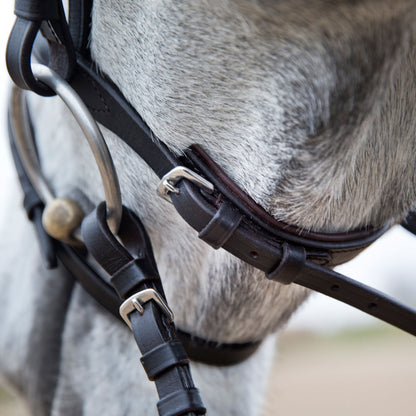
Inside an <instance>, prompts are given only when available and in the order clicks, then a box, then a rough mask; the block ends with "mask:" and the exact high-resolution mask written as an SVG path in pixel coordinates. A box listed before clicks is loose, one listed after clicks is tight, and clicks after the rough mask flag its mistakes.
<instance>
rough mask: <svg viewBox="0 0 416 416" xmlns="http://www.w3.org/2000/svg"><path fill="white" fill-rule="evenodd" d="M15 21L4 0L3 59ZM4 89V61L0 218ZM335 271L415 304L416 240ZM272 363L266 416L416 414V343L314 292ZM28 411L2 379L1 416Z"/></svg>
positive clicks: (5, 180) (399, 234)
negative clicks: (272, 368)
mask: <svg viewBox="0 0 416 416" xmlns="http://www.w3.org/2000/svg"><path fill="white" fill-rule="evenodd" d="M13 20H14V18H13V1H11V0H2V3H1V5H0V53H1V56H2V57H4V51H5V45H6V41H7V37H8V33H9V31H10V27H11V25H12V23H13ZM8 91H9V81H8V76H7V71H6V68H5V64H4V58H2V61H1V65H0V92H1V94H0V215H6V213H5V212H4V209H3V206H2V204H1V200H4V198H6V197H10V193H11V192H12V188H11V186H10V183H11V182H12V181H13V180H14V175H15V173H14V171H13V168H12V166H11V163H10V157H9V151H8V146H7V134H6V118H5V117H6V108H7V97H8ZM16 197H18V196H16ZM337 270H338V271H339V272H341V273H344V274H346V275H348V276H350V277H352V278H354V279H356V280H359V281H361V282H363V283H366V284H368V285H371V286H373V287H376V288H377V289H379V290H381V291H383V292H386V293H388V294H389V295H391V296H393V297H395V298H397V299H400V300H402V301H403V302H405V303H407V304H409V305H411V306H413V307H416V278H415V274H416V238H415V237H413V236H412V235H411V234H410V233H408V232H407V231H405V230H404V229H402V228H400V227H394V228H393V229H392V230H390V231H389V232H388V233H387V234H386V235H385V236H383V237H382V238H380V239H379V240H378V241H377V242H376V243H374V244H373V245H372V246H371V247H370V248H368V249H367V250H365V252H364V253H362V254H361V255H360V256H358V257H357V258H356V259H354V260H353V261H351V262H349V263H348V264H346V265H343V266H340V267H338V268H337ZM1 359H4V357H1ZM6 359H7V358H6ZM274 367H275V368H274V370H273V371H272V382H271V384H270V388H269V395H268V400H267V402H266V405H265V413H264V416H275V415H282V416H301V415H302V416H304V415H311V416H312V415H320V416H326V415H331V416H332V415H335V414H336V415H338V416H343V415H364V414H365V415H367V416H375V415H377V416H384V415H386V416H387V415H401V416H414V415H416V395H415V386H416V341H415V340H414V339H413V338H412V337H411V336H410V335H407V334H404V333H402V332H401V331H400V330H396V329H394V328H391V327H390V326H388V325H386V324H382V323H380V322H378V321H377V320H375V319H373V318H371V317H369V316H366V315H365V314H363V313H362V312H359V311H357V310H355V309H353V308H351V307H348V306H345V305H343V304H341V303H339V302H336V301H334V300H332V299H329V298H326V297H324V296H322V295H320V294H313V295H312V296H311V297H310V299H309V300H308V301H307V302H306V303H305V304H304V305H303V306H302V307H301V308H300V310H299V311H298V312H297V314H296V315H295V317H294V318H293V319H292V321H291V322H290V324H289V325H288V328H287V331H286V332H285V334H284V335H282V336H281V339H280V343H279V348H278V350H277V354H276V362H275V365H274ZM26 414H27V412H26V411H25V409H24V404H23V403H22V402H21V401H20V400H18V399H16V398H15V396H14V394H13V393H12V392H11V390H10V388H9V387H7V386H6V385H5V384H4V383H3V385H2V383H1V379H0V415H1V416H18V415H26Z"/></svg>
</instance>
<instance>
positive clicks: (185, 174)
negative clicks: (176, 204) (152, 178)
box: [157, 166, 214, 203]
mask: <svg viewBox="0 0 416 416" xmlns="http://www.w3.org/2000/svg"><path fill="white" fill-rule="evenodd" d="M182 179H188V180H189V181H191V182H192V183H193V184H195V185H197V186H199V187H200V188H204V189H206V190H207V191H209V192H213V191H214V185H213V184H212V183H211V182H209V181H207V180H206V179H204V178H203V177H202V176H200V175H198V174H197V173H195V172H194V171H192V170H191V169H188V168H186V167H185V166H177V167H176V168H173V169H172V170H171V171H169V172H168V173H167V174H166V175H165V176H163V178H162V179H161V181H160V182H159V185H158V187H157V193H158V195H159V196H161V197H162V198H163V199H165V200H166V201H168V202H170V203H172V200H171V198H170V195H169V194H170V193H171V192H172V193H174V194H179V189H178V188H175V185H176V184H177V183H178V182H179V181H180V180H182Z"/></svg>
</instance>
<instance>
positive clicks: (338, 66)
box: [0, 0, 416, 416]
mask: <svg viewBox="0 0 416 416" xmlns="http://www.w3.org/2000/svg"><path fill="white" fill-rule="evenodd" d="M415 17H416V7H415V3H414V1H413V0H397V1H395V2H391V1H389V0H385V1H381V0H377V1H375V0H365V1H361V2H353V1H337V2H327V1H323V0H308V1H306V0H291V1H288V2H278V1H272V0H221V1H220V0H210V1H208V0H200V1H190V0H184V1H181V2H178V1H169V0H157V1H155V0H152V1H150V0H143V1H133V0H129V1H119V0H95V1H94V11H93V25H92V34H91V41H90V46H91V52H92V57H93V59H94V61H95V62H96V65H97V70H99V71H102V73H104V74H105V75H107V76H108V77H109V78H110V79H111V80H112V81H114V82H115V84H116V85H117V86H118V87H119V88H120V90H121V91H122V92H123V94H124V95H125V97H126V98H127V100H128V101H129V102H130V103H131V104H132V105H133V107H134V108H135V109H136V110H137V111H138V112H139V113H140V114H141V116H142V117H143V119H144V120H145V121H146V123H147V124H148V125H149V127H150V128H151V130H152V131H153V133H154V135H155V136H156V137H158V138H159V139H160V140H162V141H163V142H164V143H166V144H167V145H168V146H169V147H170V148H171V149H173V150H174V151H175V152H176V153H178V154H181V153H182V152H183V151H184V149H186V148H187V147H188V146H189V145H191V144H193V143H199V144H201V145H202V146H203V147H204V148H205V149H206V150H207V152H208V153H209V154H210V155H211V157H212V158H213V159H214V160H215V161H216V162H217V163H218V164H219V165H220V166H221V167H222V168H223V169H224V170H225V171H226V172H227V174H228V175H229V176H230V177H231V178H232V179H233V180H234V181H235V182H236V183H238V184H239V185H240V186H241V187H242V189H243V190H245V191H246V192H247V193H248V194H250V195H251V196H252V198H254V200H255V201H256V202H258V203H259V204H261V205H262V206H263V207H264V208H265V209H267V210H268V211H269V212H270V213H271V214H272V215H274V216H275V217H276V218H277V219H279V220H281V221H285V222H288V223H290V224H293V225H296V226H298V227H300V228H303V229H306V230H315V231H326V232H334V231H347V230H352V229H356V228H360V227H367V226H380V225H384V224H386V223H394V222H399V221H401V219H402V218H403V217H404V216H405V214H406V213H407V212H408V211H409V209H411V208H412V207H414V206H415V201H416V188H415V183H416V181H415V172H416V169H415V167H416V166H415V162H416V156H415V155H416V140H415V131H416V109H415V108H416V106H415V101H416V99H415V90H416V88H415V87H416V77H415V72H416V56H415V42H416V25H415V22H416V19H415ZM30 107H31V109H32V111H33V113H34V114H36V117H35V120H34V122H35V123H34V124H35V126H34V127H35V132H36V135H37V138H38V142H39V153H40V157H41V160H42V166H43V168H44V172H45V175H46V176H47V178H48V181H50V183H51V184H52V186H53V188H54V190H55V193H56V194H57V195H58V196H69V197H73V198H74V199H76V200H77V201H79V202H80V203H81V205H82V206H83V208H84V210H85V211H86V212H88V211H89V210H91V208H92V207H93V206H94V205H95V204H97V203H98V202H99V201H101V200H102V199H103V191H102V187H101V184H100V180H99V176H98V174H97V169H96V168H95V165H94V161H93V158H92V155H91V153H90V150H89V149H88V146H87V144H86V143H85V140H84V139H83V137H82V134H81V133H80V130H79V127H78V126H77V125H76V123H75V122H74V120H73V119H72V118H71V116H70V115H69V114H68V112H67V111H66V109H64V108H63V105H62V104H61V103H60V102H59V101H58V100H57V99H54V98H50V99H48V100H46V99H40V98H38V97H32V98H31V102H30ZM103 131H104V135H105V137H106V140H107V142H108V145H109V148H110V151H111V154H112V156H113V158H114V161H115V165H116V168H117V171H118V174H119V179H120V183H121V189H122V197H123V203H124V204H125V205H126V206H128V207H130V208H131V209H133V210H134V211H136V212H137V213H138V214H139V216H140V218H141V219H142V220H143V222H144V223H145V225H146V228H147V230H148V232H149V234H150V237H151V240H152V244H153V248H154V251H155V255H156V258H157V261H158V266H159V271H160V274H161V276H162V280H163V282H164V286H165V289H166V294H167V298H168V301H169V304H170V305H171V307H172V309H173V310H174V313H175V318H176V323H177V325H178V326H179V327H180V328H182V329H184V330H187V331H189V332H191V333H193V334H195V335H198V336H201V337H206V338H208V339H213V340H217V341H219V342H246V341H252V340H260V339H263V338H266V341H265V342H264V343H263V346H262V347H261V348H260V350H259V352H258V353H256V355H254V356H253V357H252V358H250V359H249V360H248V361H247V362H245V363H243V364H240V365H237V366H234V367H230V368H215V367H209V366H206V365H203V364H194V365H193V367H192V368H193V374H194V378H195V380H196V383H197V384H198V386H199V387H200V389H201V393H202V396H203V398H204V400H205V402H206V404H207V406H208V409H209V414H212V415H219V416H222V415H224V416H225V415H242V414H244V415H249V416H255V415H259V414H260V412H261V403H262V400H263V398H264V393H265V389H266V386H267V380H266V378H267V377H266V375H267V373H268V372H269V370H270V363H271V360H272V357H273V351H274V335H273V334H274V333H275V332H276V331H277V330H278V329H281V328H282V327H283V326H284V325H285V324H286V323H287V321H288V319H289V318H290V316H291V315H292V313H293V312H294V311H295V310H296V309H297V307H298V306H299V305H300V304H301V303H302V302H303V301H304V299H305V298H306V297H307V296H308V291H307V290H306V289H303V288H301V287H297V286H294V285H290V286H284V285H280V284H277V283H274V282H269V281H267V280H266V279H265V278H264V274H263V273H261V272H259V271H258V270H255V269H253V268H252V267H251V266H249V265H247V264H244V263H242V262H241V261H239V260H237V259H236V258H234V257H233V256H231V255H229V254H228V253H227V252H225V251H223V250H218V251H215V250H213V249H212V248H210V247H209V246H207V245H206V244H205V243H203V242H202V241H200V240H198V238H197V235H196V233H195V232H194V231H193V230H191V229H190V227H189V226H187V225H186V224H185V223H184V222H183V220H182V219H181V218H180V217H179V216H178V214H177V213H176V212H175V210H174V208H173V207H172V206H171V205H169V204H168V203H166V202H164V201H162V200H160V198H159V197H158V196H157V195H156V193H155V189H156V186H157V183H158V179H157V177H156V176H155V174H154V173H153V172H152V171H151V170H150V169H149V168H148V167H147V166H146V165H145V164H144V162H143V161H142V160H141V159H140V158H139V157H138V156H137V155H135V154H134V153H133V152H131V150H130V149H129V148H128V146H127V145H125V144H124V143H122V142H121V141H120V140H119V139H118V138H117V137H115V136H114V135H113V134H112V133H111V132H109V131H107V130H105V129H103ZM10 204H11V206H12V207H13V209H12V211H10V212H11V214H10V217H9V218H7V220H6V223H10V222H12V221H13V223H16V224H17V226H16V230H17V231H16V233H15V236H14V237H13V238H14V242H13V243H14V244H13V245H12V244H10V242H9V241H8V242H7V243H6V242H5V241H2V242H1V247H0V248H1V250H2V251H3V253H4V255H5V261H4V262H2V264H1V265H0V268H1V269H0V270H1V280H0V288H1V290H0V311H1V314H2V316H4V317H5V318H4V322H2V324H1V325H0V351H1V355H2V356H5V355H3V354H7V356H8V357H9V358H8V359H7V360H4V361H3V360H0V361H1V363H0V369H1V371H2V372H3V373H4V375H5V376H6V378H8V379H9V380H10V381H11V382H12V383H13V384H14V385H15V386H16V387H17V388H18V389H19V390H20V391H21V392H22V393H23V394H24V395H26V396H27V397H28V398H29V402H30V407H31V409H32V411H33V414H35V415H46V414H52V415H53V416H66V415H73V414H83V415H85V416H95V415H99V414H105V415H110V416H112V415H128V414H133V413H134V412H137V409H140V414H143V415H153V414H155V412H156V411H155V409H154V403H155V401H156V397H155V396H156V395H155V392H154V387H153V386H152V385H151V384H150V383H148V382H147V380H146V379H145V376H144V373H143V372H142V370H141V369H140V368H139V365H138V359H137V355H138V353H137V351H136V347H135V346H134V343H133V341H132V338H131V334H130V333H129V331H128V329H127V328H125V327H124V326H122V325H120V324H119V323H118V322H117V321H116V320H115V319H114V318H113V317H112V316H110V315H109V314H108V313H107V312H105V311H103V310H102V309H101V308H100V307H99V306H98V305H97V304H96V303H95V302H94V301H92V300H91V298H90V297H89V296H88V295H87V294H85V293H84V292H83V290H82V289H80V288H79V287H78V285H73V283H72V281H71V279H70V278H68V276H66V275H65V273H63V272H62V271H61V272H56V271H45V270H44V269H43V268H42V266H41V265H40V260H39V258H38V256H39V254H38V249H37V248H35V242H34V236H33V232H32V231H31V230H30V226H29V225H27V224H26V223H24V219H23V217H22V214H21V212H20V211H19V210H18V209H17V208H15V207H14V206H15V205H16V202H11V203H10ZM22 253H27V256H26V258H25V259H24V261H22V259H21V254H22ZM16 265H18V267H16ZM16 276H19V281H18V282H16ZM21 290H24V293H25V294H26V295H25V296H26V297H25V299H26V301H25V304H24V305H22V304H21V303H18V302H16V300H15V299H16V296H17V295H16V294H17V293H19V291H21ZM22 316H26V317H27V321H26V320H25V321H24V323H23V324H19V322H21V317H22ZM18 317H19V319H18ZM33 359H34V360H33Z"/></svg>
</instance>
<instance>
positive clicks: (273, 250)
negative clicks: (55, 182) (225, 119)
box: [7, 0, 416, 416]
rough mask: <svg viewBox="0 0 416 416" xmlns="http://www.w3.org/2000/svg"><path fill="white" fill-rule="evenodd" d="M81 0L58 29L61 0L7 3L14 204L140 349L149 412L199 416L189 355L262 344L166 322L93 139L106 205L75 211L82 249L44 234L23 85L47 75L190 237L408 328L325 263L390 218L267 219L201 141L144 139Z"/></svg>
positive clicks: (159, 294) (413, 327)
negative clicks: (322, 226) (133, 159)
mask: <svg viewBox="0 0 416 416" xmlns="http://www.w3.org/2000/svg"><path fill="white" fill-rule="evenodd" d="M91 7H92V0H88V1H87V0H71V1H70V14H69V25H68V24H67V22H66V19H65V15H64V12H63V8H62V4H61V1H60V0H46V1H45V0H16V7H15V14H16V16H17V19H16V23H15V26H14V28H13V30H12V33H11V35H10V39H9V44H8V49H7V64H8V69H9V73H10V75H11V77H12V79H13V80H14V82H15V83H16V84H17V86H18V87H19V88H16V87H15V93H14V95H13V96H12V105H11V106H10V110H9V132H10V140H11V147H12V152H13V157H14V160H15V165H16V169H17V171H18V174H19V179H20V182H21V185H22V188H23V191H24V195H25V200H24V205H25V208H26V211H27V213H28V217H29V219H30V220H31V221H32V222H33V224H34V225H35V229H36V232H37V236H38V240H39V242H40V246H41V251H42V253H43V257H44V259H45V264H46V265H47V267H50V268H54V267H57V265H58V264H60V265H62V266H63V267H64V268H66V269H67V270H68V271H69V272H70V274H71V275H72V276H73V277H74V278H75V279H77V280H78V281H79V282H80V284H81V285H82V286H83V287H84V289H85V290H86V291H87V292H88V293H90V294H91V295H92V296H93V297H94V298H95V299H96V300H97V301H98V302H99V303H100V304H101V305H103V306H104V307H105V308H106V309H107V310H109V311H110V312H111V313H113V314H114V315H115V316H116V317H117V318H120V317H121V318H122V319H123V320H124V321H125V322H126V323H127V325H128V326H129V327H130V328H131V330H132V333H133V335H134V337H135V339H136V342H137V344H138V347H139V349H140V351H141V353H142V358H141V361H142V364H143V367H144V369H145V371H146V373H147V375H148V377H149V379H150V380H152V381H154V382H155V383H156V387H157V390H158V393H159V397H160V400H159V402H158V411H159V414H160V415H161V416H175V415H197V414H205V408H204V405H203V403H202V400H201V398H200V396H199V392H198V390H197V389H196V388H195V386H194V384H193V381H192V376H191V373H190V368H189V358H188V357H190V358H191V359H193V360H196V361H201V362H204V363H206V364H213V365H233V364H237V363H239V362H242V361H244V360H245V359H247V358H248V357H249V356H251V354H253V353H254V352H255V351H256V349H257V348H258V346H259V345H260V343H261V340H255V341H253V342H249V343H245V344H222V343H218V342H215V340H206V339H201V338H198V337H196V336H194V335H192V334H188V333H186V332H183V331H180V330H177V329H176V328H175V326H174V324H173V314H172V311H171V310H170V308H169V306H168V305H167V302H166V298H165V295H164V291H163V286H162V281H161V279H160V276H159V273H158V270H157V265H156V262H155V260H154V256H153V252H152V248H151V243H150V240H149V237H148V235H147V233H146V230H145V229H144V227H143V225H142V224H141V222H140V220H139V218H138V217H137V216H136V215H135V214H134V213H133V212H132V211H130V210H129V209H128V208H126V207H122V205H121V197H120V195H119V193H120V191H119V189H118V182H117V175H116V172H115V171H114V169H113V170H111V167H112V161H111V155H109V153H108V150H107V151H105V149H106V146H105V142H104V140H103V139H97V140H98V142H99V144H98V146H104V150H103V152H104V153H105V154H106V155H107V159H105V160H104V161H103V160H101V159H100V160H99V161H98V163H99V166H104V168H108V169H110V170H109V171H110V172H112V173H111V175H109V174H108V173H107V174H105V173H103V174H102V175H103V181H104V182H106V180H107V179H108V176H111V177H112V179H113V185H108V187H109V189H110V190H109V193H108V195H109V196H108V199H107V204H106V203H101V204H100V205H99V206H98V207H96V208H95V209H94V210H93V212H91V213H90V214H88V215H87V216H86V217H85V218H83V217H82V216H81V217H80V219H79V223H81V226H80V230H78V231H77V232H78V239H79V240H81V241H82V244H79V241H78V243H77V244H75V245H74V244H73V243H74V241H75V239H74V238H73V235H72V236H71V235H68V236H67V238H58V237H56V235H55V238H52V237H51V236H50V235H48V233H47V232H46V231H45V225H44V222H42V216H45V211H46V210H47V208H48V205H49V202H50V201H48V200H47V198H46V199H45V197H44V195H43V193H42V191H41V190H40V188H42V186H39V183H38V182H39V181H38V179H39V178H37V176H41V173H40V171H41V169H40V163H39V160H38V159H37V156H36V139H35V138H34V137H33V129H32V128H31V122H30V114H29V112H28V110H27V106H26V102H25V96H24V94H23V93H22V91H21V90H22V89H25V90H27V89H28V90H32V91H34V92H36V93H38V94H40V95H43V96H47V95H54V94H55V92H56V88H55V84H53V82H52V81H54V80H55V81H56V82H57V85H58V84H59V85H67V87H68V90H70V91H73V92H71V93H70V94H73V95H72V98H73V99H75V101H77V100H78V99H79V100H78V101H81V104H80V105H81V106H82V105H84V106H86V108H85V109H84V110H80V112H81V113H82V114H83V115H84V114H87V113H88V115H92V117H91V120H90V123H92V124H93V125H94V124H95V123H97V122H98V123H100V124H102V125H103V126H105V127H106V128H108V129H110V130H111V131H112V132H113V133H115V134H116V135H117V136H118V137H119V138H120V139H121V140H123V141H124V142H125V143H127V144H128V145H129V146H130V148H131V149H132V150H133V151H135V152H136V153H137V154H138V155H139V156H140V157H141V158H142V159H143V160H144V161H145V162H146V163H147V164H148V165H149V167H150V168H151V169H152V170H153V171H154V172H155V174H156V175H158V176H159V178H160V179H161V180H160V184H159V187H158V193H159V195H161V196H162V197H163V198H164V199H167V200H169V202H171V203H172V204H173V205H174V207H175V208H176V210H177V211H178V213H179V214H180V215H181V216H182V218H184V220H185V221H186V222H187V223H188V224H189V225H190V226H191V227H192V228H194V230H196V231H197V233H198V237H199V238H201V239H202V240H204V241H205V242H206V243H208V244H209V245H211V246H212V247H213V248H214V249H219V248H223V249H225V250H227V251H228V252H230V253H232V254H233V255H234V256H236V257H237V258H239V259H241V260H243V261H244V262H246V263H248V264H250V265H252V266H253V267H255V268H257V269H260V270H262V271H264V272H265V276H266V278H267V279H269V280H273V281H276V282H279V283H281V284H299V285H302V286H304V287H307V288H309V289H312V290H315V291H318V292H320V293H323V294H325V295H327V296H330V297H332V298H334V299H337V300H339V301H342V302H344V303H347V304H349V305H351V306H354V307H355V308H358V309H360V310H362V311H364V312H366V313H368V314H370V315H372V316H375V317H377V318H379V319H381V320H383V321H385V322H388V323H390V324H392V325H394V326H396V327H398V328H401V329H402V330H404V331H406V332H408V333H410V334H413V335H416V311H415V310H413V309H411V308H410V307H407V306H405V305H402V304H401V303H399V302H397V301H395V300H393V299H391V298H389V297H388V296H386V295H384V294H382V293H380V292H378V291H376V290H374V289H373V288H371V287H368V286H366V285H363V284H361V283H359V282H357V281H355V280H352V279H350V278H348V277H346V276H344V275H342V274H340V273H337V272H335V271H333V270H332V268H333V267H334V266H336V265H339V264H342V263H344V262H346V261H348V260H350V259H351V258H353V257H355V256H356V255H357V254H358V253H360V252H361V251H362V250H363V249H365V248H366V247H367V246H368V245H370V244H371V243H372V242H373V241H375V240H376V239H377V238H378V237H380V236H381V235H382V234H383V233H384V232H385V231H386V230H387V229H388V228H389V227H390V225H386V226H385V227H383V228H381V229H375V228H368V229H365V230H357V231H352V232H347V233H328V234H327V233H315V232H308V231H304V230H301V229H299V228H297V227H293V226H291V225H288V224H285V223H282V222H280V221H277V220H276V219H275V218H273V217H272V216H271V215H270V214H268V213H267V212H266V211H265V210H264V209H263V208H262V207H261V206H259V205H258V204H257V203H256V202H255V201H254V200H253V199H252V198H251V197H250V196H249V195H247V194H246V193H245V192H244V191H242V190H241V189H240V188H239V187H238V185H237V184H235V183H234V182H233V181H232V180H231V179H230V178H229V177H228V176H227V175H226V173H225V172H224V171H223V170H222V169H221V168H220V167H219V166H218V165H217V164H216V163H215V161H213V160H212V159H211V157H210V156H209V155H208V154H207V153H206V152H205V150H204V149H203V148H202V147H201V146H199V145H197V144H195V145H193V146H191V147H190V148H189V149H187V150H186V151H185V152H184V154H183V156H182V157H177V156H176V155H175V154H174V153H172V152H171V151H170V149H169V148H168V147H167V146H166V145H165V144H164V143H162V142H161V141H159V140H158V139H157V138H156V137H154V135H153V134H152V132H151V131H150V129H149V128H148V126H147V125H146V124H145V122H144V121H143V120H142V118H141V117H140V115H139V114H138V113H137V112H136V111H135V110H134V109H133V108H132V107H131V106H130V104H129V103H128V102H127V101H126V100H125V98H124V97H123V95H122V94H121V92H120V91H119V90H118V88H117V87H116V86H115V85H114V84H113V83H112V82H111V81H109V80H108V79H106V78H105V77H103V76H102V75H99V74H98V73H97V71H96V70H95V66H94V63H93V62H92V61H91V59H90V58H89V51H88V48H87V44H88V36H89V31H90V23H91V22H90V13H91ZM39 31H40V32H41V33H42V35H43V37H44V39H46V41H47V44H48V48H49V52H48V53H46V54H45V53H44V52H43V49H42V47H40V48H35V49H37V52H36V55H37V58H38V60H39V61H40V62H42V63H43V64H46V65H47V66H48V68H49V69H48V68H47V69H48V71H49V72H47V73H48V74H49V75H48V76H49V78H47V77H46V76H45V78H42V77H41V76H40V75H39V74H40V72H36V71H35V73H34V67H33V66H32V65H31V56H32V49H33V45H34V42H35V37H36V35H37V33H38V32H39ZM39 41H40V42H41V41H42V39H39ZM51 70H53V71H51ZM41 72H42V71H41ZM44 72H45V70H44ZM37 74H38V75H37ZM51 80H52V81H51ZM50 82H51V83H50ZM58 94H59V92H58ZM74 97H75V98H74ZM13 100H14V101H13ZM22 126H26V127H25V128H24V127H22ZM92 129H94V126H93V127H92ZM91 134H93V133H91ZM97 134H98V135H100V133H99V132H98V133H97ZM100 140H101V141H100ZM22 143H23V145H22ZM29 148H30V149H31V150H28V149H29ZM100 149H101V150H102V148H100ZM106 152H107V153H106ZM112 168H113V167H112ZM36 169H38V170H37V171H36ZM33 170H34V171H35V173H33ZM104 170H105V169H104ZM107 172H108V170H107ZM36 175H37V176H36ZM40 183H41V184H42V183H43V182H42V181H40ZM117 189H118V191H117ZM106 196H107V192H106ZM45 205H47V207H46V210H45ZM113 205H114V209H113V208H112V207H113ZM109 207H110V208H111V209H109ZM110 220H111V221H110ZM412 224H413V223H411V224H410V228H411V227H412ZM415 224H416V221H415ZM73 231H74V229H72V230H71V232H72V234H73ZM52 234H53V233H52ZM70 234H71V233H70ZM90 255H91V256H92V257H94V259H95V263H98V264H99V266H100V268H102V269H104V271H105V273H106V274H107V276H108V277H109V279H103V278H102V276H101V272H99V271H98V270H97V268H96V267H95V266H94V264H92V263H91V262H90V261H89V260H88V257H89V256H90ZM121 318H120V319H121Z"/></svg>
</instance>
